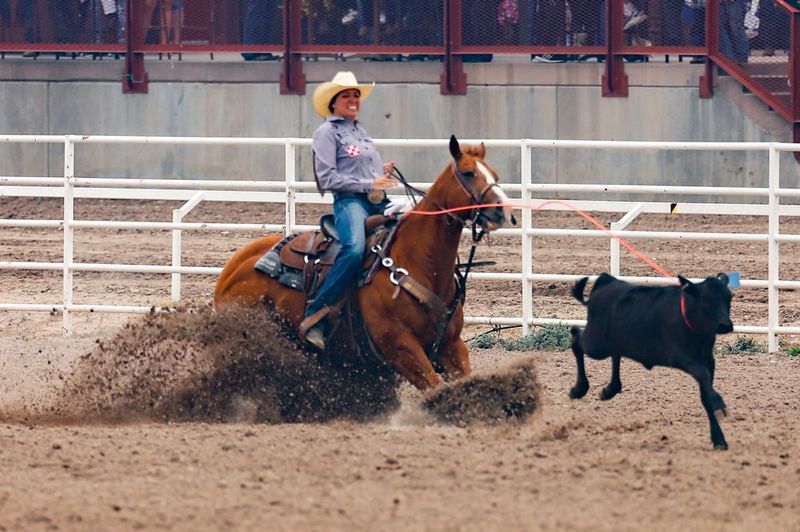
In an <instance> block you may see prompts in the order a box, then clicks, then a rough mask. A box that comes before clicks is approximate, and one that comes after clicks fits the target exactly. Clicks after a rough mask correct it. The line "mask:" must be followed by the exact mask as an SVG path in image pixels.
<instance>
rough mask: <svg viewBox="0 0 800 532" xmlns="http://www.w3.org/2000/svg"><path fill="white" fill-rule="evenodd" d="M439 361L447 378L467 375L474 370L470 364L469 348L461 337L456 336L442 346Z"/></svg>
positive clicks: (451, 378)
mask: <svg viewBox="0 0 800 532" xmlns="http://www.w3.org/2000/svg"><path fill="white" fill-rule="evenodd" d="M439 353H440V354H439V358H438V362H439V364H441V366H442V369H443V370H444V374H445V378H446V379H447V380H453V379H458V378H461V377H466V376H467V375H469V374H470V372H471V371H472V370H471V368H470V365H469V350H468V349H467V344H465V343H464V340H462V339H461V338H455V339H454V340H453V341H451V342H448V343H447V344H445V345H443V346H442V349H441V350H440V352H439Z"/></svg>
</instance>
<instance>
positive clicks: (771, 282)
mask: <svg viewBox="0 0 800 532" xmlns="http://www.w3.org/2000/svg"><path fill="white" fill-rule="evenodd" d="M779 188H780V152H779V151H778V150H777V149H775V145H774V144H772V143H770V146H769V237H768V238H769V240H768V257H769V273H768V277H767V294H768V296H767V297H768V301H769V314H768V322H769V323H768V324H767V345H768V348H769V352H770V353H774V352H775V351H777V350H778V341H777V338H776V336H775V329H776V327H778V325H779V323H778V321H779V306H778V289H777V288H776V287H775V283H776V282H778V275H779V271H780V248H779V244H778V241H777V237H778V231H779V221H780V220H779V218H778V209H779V208H780V198H779V197H778V194H777V192H778V189H779Z"/></svg>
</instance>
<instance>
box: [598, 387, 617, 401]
mask: <svg viewBox="0 0 800 532" xmlns="http://www.w3.org/2000/svg"><path fill="white" fill-rule="evenodd" d="M619 392H620V389H619V388H610V387H608V386H606V387H605V388H603V389H602V390H600V400H601V401H608V400H609V399H611V398H613V397H614V396H615V395H617V394H618V393H619Z"/></svg>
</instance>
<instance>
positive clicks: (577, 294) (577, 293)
mask: <svg viewBox="0 0 800 532" xmlns="http://www.w3.org/2000/svg"><path fill="white" fill-rule="evenodd" d="M588 281H589V278H588V277H582V278H580V279H578V282H576V283H575V285H574V286H573V287H572V297H574V298H575V299H577V300H578V301H579V302H580V304H581V305H585V304H586V300H585V299H583V289H584V288H586V283H587V282H588Z"/></svg>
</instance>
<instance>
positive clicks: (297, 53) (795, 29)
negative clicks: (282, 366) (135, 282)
mask: <svg viewBox="0 0 800 532" xmlns="http://www.w3.org/2000/svg"><path fill="white" fill-rule="evenodd" d="M688 3H690V4H691V3H693V5H694V7H695V8H694V9H690V8H688V6H687V5H686V4H687V2H684V0H570V1H569V2H568V3H567V2H565V0H547V1H546V2H545V1H542V0H433V1H431V0H341V1H335V2H333V1H330V0H248V2H244V4H245V5H242V2H222V1H221V0H85V1H84V2H63V3H62V2H59V3H58V5H59V7H58V8H56V9H51V1H50V0H3V1H0V54H7V53H15V52H17V53H19V52H22V53H26V54H27V55H35V54H37V53H56V54H59V55H64V54H67V55H69V54H77V53H91V54H104V53H111V54H117V55H120V56H121V55H124V56H125V74H124V76H123V80H122V81H123V90H124V91H125V92H146V91H147V83H148V78H147V71H146V56H145V54H153V53H169V54H171V53H178V54H183V53H214V52H236V53H241V54H242V55H243V56H245V58H246V59H253V58H255V59H259V58H265V57H266V58H270V59H280V60H281V61H282V74H281V91H282V92H283V93H291V94H302V93H304V92H305V76H304V74H303V63H302V59H303V58H304V57H308V56H313V55H319V54H330V55H334V56H339V57H341V56H343V55H345V54H360V55H363V56H370V58H372V59H392V60H398V59H400V60H428V61H431V60H434V61H441V62H442V67H441V83H440V86H441V92H442V93H443V94H464V93H465V92H466V90H467V82H466V81H467V80H466V75H465V72H464V65H463V64H464V63H465V62H467V61H475V60H491V54H518V55H521V56H528V55H532V56H535V59H536V60H547V59H546V58H545V56H548V55H549V56H557V57H558V56H560V58H559V59H557V60H560V61H564V60H573V61H579V60H581V59H585V58H586V57H593V58H597V59H598V60H603V61H605V73H604V75H603V76H602V79H601V80H600V83H599V84H600V85H601V88H602V93H603V95H604V96H626V95H627V94H628V82H627V76H626V74H625V68H626V67H625V65H626V62H627V61H634V60H642V59H644V58H647V57H649V56H651V55H655V54H659V55H660V54H664V55H666V57H667V58H668V59H669V58H670V57H673V58H674V57H679V58H680V57H684V56H690V57H694V58H696V59H697V60H701V59H702V60H705V59H706V58H707V59H708V60H706V61H705V62H706V65H705V73H704V75H703V76H702V77H701V80H700V87H699V89H700V96H701V97H710V96H711V94H712V90H713V74H714V68H715V67H719V68H720V69H722V71H724V72H725V73H727V74H729V75H730V76H732V77H733V78H734V79H736V80H737V81H738V82H739V83H741V84H742V85H743V86H744V87H746V88H747V89H748V90H749V91H751V92H752V93H753V94H754V95H755V96H757V97H758V98H760V99H761V100H762V101H764V102H765V103H766V104H767V105H769V106H770V107H771V108H772V109H774V110H775V112H776V113H778V114H779V115H780V116H782V117H783V118H785V119H786V120H787V121H789V122H790V123H791V124H792V125H793V128H794V140H795V141H796V142H800V90H799V89H798V87H800V10H799V9H798V8H797V7H795V5H797V2H796V1H795V0H774V2H773V0H760V4H762V5H761V6H760V8H759V11H758V12H756V13H748V14H747V16H748V17H750V18H751V19H752V18H754V17H755V15H760V16H761V18H762V20H761V24H762V26H761V28H760V30H761V33H762V34H763V35H762V40H763V41H765V42H766V41H780V43H781V44H779V45H780V46H782V47H784V48H785V55H775V56H767V55H766V51H765V52H764V54H763V55H752V56H749V57H745V58H744V61H743V60H742V57H741V56H738V55H737V52H736V50H734V49H733V48H731V43H730V39H731V37H730V35H728V31H729V29H728V27H727V26H726V27H725V29H723V30H721V29H720V28H721V23H723V22H726V20H727V19H726V17H730V16H731V13H734V14H736V16H737V17H738V16H739V13H740V11H741V10H742V9H744V8H743V7H742V6H743V5H744V4H745V2H744V0H707V1H706V0H689V2H688ZM739 4H741V5H739ZM737 5H739V7H738V8H737ZM767 7H769V8H770V9H769V10H766V8H767ZM736 9H739V10H740V11H736ZM762 10H763V11H764V12H763V13H762ZM767 16H769V17H770V18H767ZM755 18H757V17H755ZM768 21H771V22H770V23H771V24H772V25H773V26H774V27H773V28H772V29H768V28H767V26H768V24H767V22H768ZM776 24H777V25H776ZM775 28H779V29H775ZM757 30H758V28H755V29H754V28H750V29H749V30H748V31H750V32H751V35H750V37H752V33H756V32H757ZM770 31H771V32H773V34H772V35H770V34H769V32H770ZM774 32H777V33H774ZM787 32H788V35H785V34H786V33H787ZM785 37H786V38H785ZM751 40H753V39H751ZM755 40H758V37H756V38H755ZM755 40H754V41H755ZM763 46H766V45H763ZM770 46H774V43H773V44H771V45H770ZM526 59H527V58H526Z"/></svg>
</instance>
